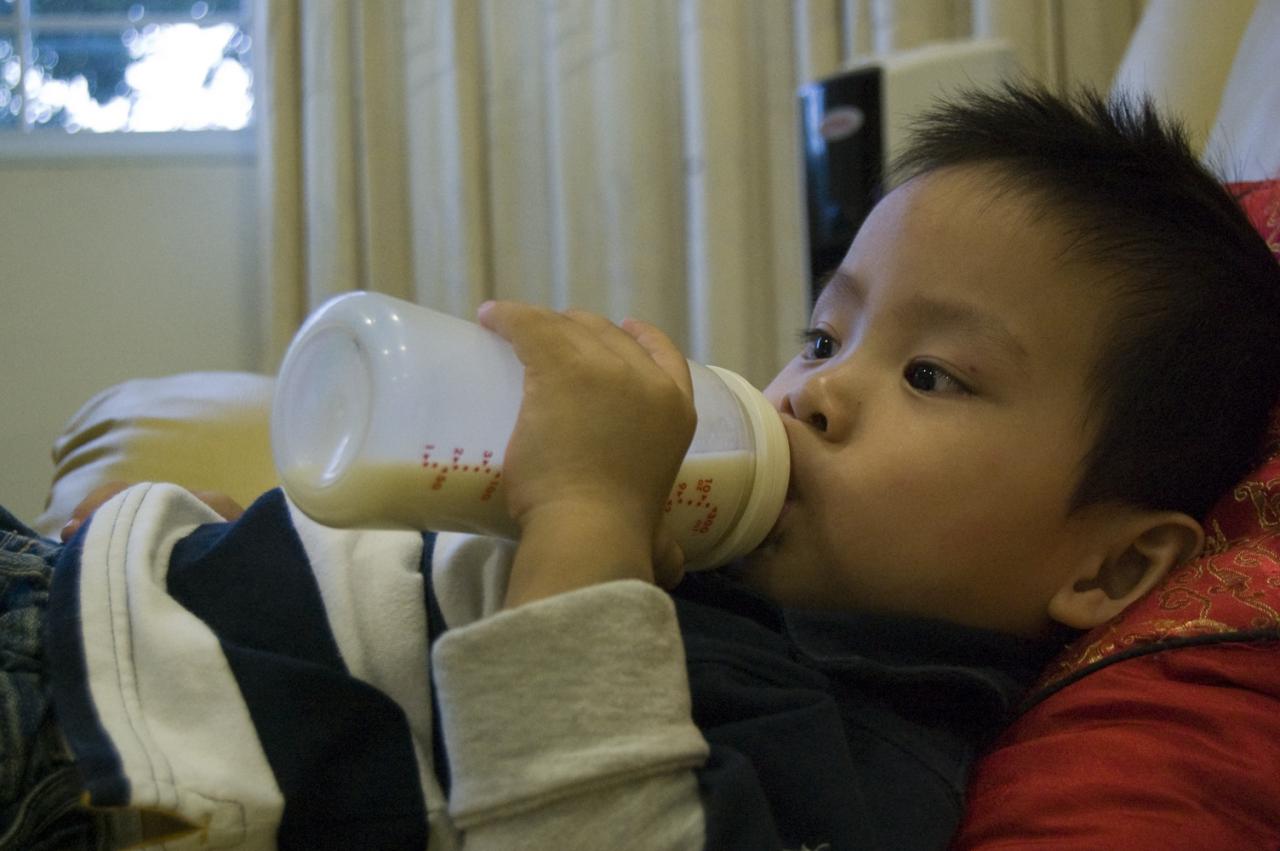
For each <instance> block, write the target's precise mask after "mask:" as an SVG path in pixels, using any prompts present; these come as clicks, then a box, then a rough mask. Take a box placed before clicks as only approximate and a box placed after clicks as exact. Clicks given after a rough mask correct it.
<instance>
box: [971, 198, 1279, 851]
mask: <svg viewBox="0 0 1280 851" xmlns="http://www.w3.org/2000/svg"><path fill="white" fill-rule="evenodd" d="M1230 188H1231V189H1232V190H1233V192H1234V194H1235V195H1236V197H1237V198H1238V199H1239V200H1240V203H1241V206H1242V207H1243V208H1244V209H1245V211H1246V212H1247V213H1248V214H1249V216H1250V218H1251V220H1252V221H1253V223H1254V224H1255V226H1256V227H1257V228H1258V230H1259V232H1260V233H1261V234H1262V235H1263V237H1264V238H1265V239H1266V240H1267V243H1268V245H1269V246H1270V247H1271V250H1272V252H1273V253H1274V254H1276V257H1277V259H1280V180H1272V181H1265V182H1260V183H1250V184H1237V185H1234V186H1232V187H1230ZM1277 333H1280V329H1277ZM1277 369H1280V364H1278V365H1277ZM1269 437H1270V449H1269V451H1268V453H1267V460H1265V461H1264V462H1263V463H1262V464H1261V465H1260V467H1259V468H1258V469H1257V470H1255V471H1254V473H1253V474H1252V475H1250V476H1249V477H1248V478H1246V479H1245V481H1243V482H1241V483H1240V484H1239V485H1238V486H1237V487H1236V488H1234V489H1233V490H1232V492H1231V493H1229V494H1226V495H1225V496H1224V497H1223V499H1222V500H1221V501H1220V502H1219V503H1218V505H1217V506H1215V507H1214V509H1213V511H1212V512H1210V514H1209V517H1208V518H1207V519H1206V525H1205V529H1206V533H1207V542H1206V546H1205V549H1204V552H1203V553H1202V554H1201V555H1200V556H1199V557H1198V558H1196V559H1194V560H1193V561H1191V562H1190V563H1188V564H1187V565H1186V566H1184V567H1183V568H1181V569H1179V570H1177V571H1175V572H1174V573H1172V574H1171V575H1170V576H1169V577H1168V579H1167V580H1166V581H1165V582H1164V583H1163V584H1162V585H1161V586H1160V587H1158V588H1156V589H1154V590H1153V591H1152V592H1151V593H1150V594H1148V595H1147V596H1146V597H1145V598H1143V599H1142V600H1140V601H1138V602H1137V603H1135V604H1134V605H1133V606H1131V607H1129V608H1128V609H1127V610H1125V612H1124V613H1122V614H1121V615H1120V616H1119V617H1118V618H1116V619H1115V620H1114V621H1112V622H1110V623H1107V624H1104V625H1103V626H1100V627H1098V628H1097V629H1095V630H1093V631H1091V632H1089V633H1087V634H1085V635H1084V636H1083V637H1081V638H1080V639H1078V640H1077V641H1076V642H1075V643H1073V644H1072V645H1071V646H1070V647H1068V648H1067V649H1066V651H1065V652H1064V653H1063V654H1061V655H1060V656H1059V658H1058V659H1057V660H1056V661H1055V662H1054V663H1053V664H1052V665H1050V666H1049V668H1048V669H1047V670H1046V672H1045V675H1044V677H1043V678H1042V680H1041V683H1040V685H1039V687H1038V689H1037V690H1036V692H1035V701H1036V702H1035V703H1034V704H1033V705H1032V706H1031V707H1030V708H1029V709H1028V710H1027V711H1026V712H1025V713H1024V714H1023V715H1021V716H1020V717H1019V718H1018V719H1017V720H1016V721H1015V722H1014V724H1013V725H1012V726H1010V727H1009V729H1008V730H1006V731H1005V734H1004V735H1003V736H1002V737H1001V738H1000V740H999V741H998V742H996V744H995V746H994V747H993V748H992V749H991V750H990V751H989V752H988V753H987V754H986V755H985V756H984V757H983V758H982V759H981V760H979V761H978V763H977V765H976V766H975V768H974V773H973V777H972V780H971V783H970V787H969V800H968V810H967V813H966V816H965V821H964V823H963V824H962V825H961V828H960V831H959V833H958V835H957V838H956V840H955V843H954V848H956V849H982V851H993V849H1025V848H1037V849H1050V848H1051V849H1055V851H1073V850H1074V849H1078V850H1079V851H1086V849H1087V850H1088V851H1093V849H1101V848H1107V849H1111V848H1124V849H1132V850H1133V851H1145V849H1151V851H1156V849H1159V851H1171V849H1172V850H1173V851H1176V849H1188V851H1191V849H1196V851H1199V850H1200V849H1236V848H1280V411H1277V412H1276V416H1275V419H1273V422H1272V426H1271V432H1270V435H1269Z"/></svg>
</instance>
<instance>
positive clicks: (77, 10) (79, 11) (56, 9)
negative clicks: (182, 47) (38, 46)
mask: <svg viewBox="0 0 1280 851" xmlns="http://www.w3.org/2000/svg"><path fill="white" fill-rule="evenodd" d="M0 3H12V0H0ZM241 5H242V0H146V2H139V0H31V11H32V13H33V14H36V15H42V14H48V13H54V14H63V15H86V14H88V15H128V16H129V18H130V19H131V20H134V21H137V20H140V19H141V18H142V17H143V16H144V15H174V14H182V15H186V14H190V15H191V17H192V18H194V19H196V20H199V19H200V18H203V17H204V16H205V15H208V14H211V13H212V14H218V13H226V14H237V13H238V12H239V11H240V8H241Z"/></svg>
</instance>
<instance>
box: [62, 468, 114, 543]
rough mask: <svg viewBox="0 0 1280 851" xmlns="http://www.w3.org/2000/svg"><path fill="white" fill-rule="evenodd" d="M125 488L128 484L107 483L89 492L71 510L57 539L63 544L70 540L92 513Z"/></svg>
mask: <svg viewBox="0 0 1280 851" xmlns="http://www.w3.org/2000/svg"><path fill="white" fill-rule="evenodd" d="M127 487H129V483H128V482H107V483H106V484H104V485H99V486H98V487H96V488H94V489H93V490H92V491H90V492H89V494H88V496H86V497H85V498H84V499H82V500H80V504H79V505H77V506H76V507H75V508H74V509H72V511H71V517H70V518H68V520H67V522H66V524H65V525H64V526H63V527H62V531H61V532H59V533H58V535H59V537H60V538H61V539H62V540H63V541H64V542H65V541H69V540H71V537H72V536H73V535H75V533H76V532H78V531H79V530H80V527H81V526H83V525H84V521H86V520H88V519H89V516H90V515H91V514H93V512H95V511H97V510H98V509H99V508H101V507H102V506H103V504H104V503H106V501H107V500H109V499H111V497H113V496H115V495H116V494H118V493H120V491H122V490H124V489H125V488H127Z"/></svg>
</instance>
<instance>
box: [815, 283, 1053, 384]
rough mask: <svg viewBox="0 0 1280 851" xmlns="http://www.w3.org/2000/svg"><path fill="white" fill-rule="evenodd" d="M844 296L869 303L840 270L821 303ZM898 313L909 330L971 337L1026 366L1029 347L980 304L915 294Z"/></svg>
mask: <svg viewBox="0 0 1280 851" xmlns="http://www.w3.org/2000/svg"><path fill="white" fill-rule="evenodd" d="M840 296H843V297H845V298H848V299H850V300H851V301H852V302H853V303H854V304H855V305H863V304H865V303H866V299H867V292H866V287H865V286H864V285H863V283H862V282H861V281H859V280H858V279H857V278H856V277H854V276H853V275H850V274H849V273H848V272H846V271H844V269H842V268H839V267H837V268H836V269H834V270H832V272H831V273H830V274H828V275H827V276H826V277H825V278H823V280H822V282H821V285H820V289H819V290H818V299H817V300H818V301H819V302H820V301H822V300H823V299H824V298H827V299H830V298H838V297H840ZM895 313H897V314H898V317H899V319H900V320H901V321H902V322H903V323H904V324H905V325H907V326H908V327H918V328H925V329H929V330H943V331H955V332H959V333H961V334H965V335H967V336H970V337H977V338H979V339H982V340H986V341H988V342H989V343H990V344H991V345H992V346H993V347H994V348H996V349H997V350H1000V351H1003V352H1005V353H1007V354H1008V355H1009V360H1010V361H1011V362H1012V363H1013V364H1014V365H1015V366H1019V367H1021V366H1025V364H1026V360H1027V357H1028V355H1027V347H1026V346H1025V345H1023V343H1022V341H1021V340H1019V339H1018V337H1017V335H1016V334H1014V333H1013V332H1012V331H1011V330H1009V326H1008V325H1006V324H1005V323H1004V322H1003V321H1002V320H1001V319H1000V317H998V316H996V315H995V314H994V313H990V312H988V311H985V310H983V309H982V308H981V307H979V306H978V305H974V304H970V303H968V302H964V301H957V300H953V299H942V298H936V297H933V296H925V295H914V296H912V297H911V298H910V299H909V300H907V301H906V302H905V303H903V304H901V305H899V306H898V307H897V308H896V310H895Z"/></svg>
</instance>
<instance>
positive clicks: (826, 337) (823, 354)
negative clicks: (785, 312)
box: [800, 328, 836, 360]
mask: <svg viewBox="0 0 1280 851" xmlns="http://www.w3.org/2000/svg"><path fill="white" fill-rule="evenodd" d="M800 341H801V342H802V343H803V344H804V349H803V351H802V354H803V356H804V359H805V360H826V359H827V358H829V357H831V356H832V355H834V354H835V353H836V340H835V338H834V337H832V336H831V335H830V334H828V333H827V332H826V331H823V330H822V329H820V328H808V329H806V330H804V331H803V332H801V334H800Z"/></svg>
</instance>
